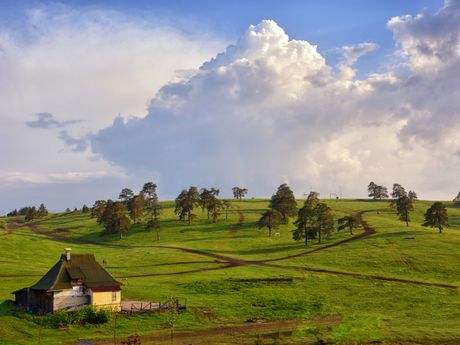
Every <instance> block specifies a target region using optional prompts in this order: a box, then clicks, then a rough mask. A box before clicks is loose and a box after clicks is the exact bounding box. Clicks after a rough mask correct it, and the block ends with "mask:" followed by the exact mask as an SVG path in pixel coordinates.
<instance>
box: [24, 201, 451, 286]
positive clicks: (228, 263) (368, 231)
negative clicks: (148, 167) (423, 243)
mask: <svg viewBox="0 0 460 345" xmlns="http://www.w3.org/2000/svg"><path fill="white" fill-rule="evenodd" d="M372 211H374V210H368V211H361V212H358V213H357V214H356V215H357V217H358V219H359V221H360V223H361V226H362V227H363V229H364V231H363V232H362V233H360V234H358V235H354V236H352V237H349V238H347V239H344V240H341V241H338V242H334V243H331V244H327V245H324V246H322V247H319V248H315V249H313V250H308V251H304V252H301V253H298V254H294V255H287V256H283V257H279V258H275V259H267V260H245V259H239V258H233V257H229V256H225V255H221V254H216V253H211V252H207V251H204V250H199V249H191V248H183V247H176V246H165V245H146V246H141V245H128V244H110V243H101V242H95V241H86V240H79V239H70V238H67V237H66V236H65V235H63V234H52V233H49V232H46V231H43V230H41V229H39V228H38V226H37V224H36V223H29V224H24V225H21V226H28V227H29V228H30V229H31V231H33V232H34V233H36V234H40V235H44V236H48V237H50V238H53V239H56V240H62V241H66V242H71V243H78V244H92V245H98V246H105V247H111V248H159V249H172V250H179V251H182V252H185V253H190V254H196V255H200V256H206V257H209V258H213V259H216V260H218V261H221V263H222V264H223V265H221V266H218V267H208V268H198V269H193V270H188V271H181V272H170V273H145V274H138V275H126V276H119V277H117V278H135V277H152V276H165V275H180V274H187V273H198V272H205V271H214V270H221V269H227V268H232V267H237V266H245V265H252V266H263V267H272V268H281V269H286V270H295V271H309V272H317V273H324V274H332V275H343V276H351V277H362V278H368V279H374V280H381V281H389V282H398V283H405V284H413V285H424V286H434V287H440V288H447V289H457V288H458V286H455V285H450V284H441V283H430V282H423V281H417V280H411V279H400V278H393V277H385V276H378V275H373V274H363V273H354V272H345V271H335V270H327V269H317V268H311V267H305V266H288V265H277V264H273V262H277V261H282V260H287V259H292V258H297V257H302V256H306V255H309V254H312V253H315V252H318V251H321V250H326V249H328V248H332V247H336V246H339V245H342V244H345V243H349V242H352V241H356V240H359V239H363V238H365V237H368V236H370V235H373V234H375V233H376V231H375V229H374V228H372V227H371V226H370V225H369V224H368V223H367V222H366V221H365V220H364V219H363V214H364V213H366V212H372Z"/></svg>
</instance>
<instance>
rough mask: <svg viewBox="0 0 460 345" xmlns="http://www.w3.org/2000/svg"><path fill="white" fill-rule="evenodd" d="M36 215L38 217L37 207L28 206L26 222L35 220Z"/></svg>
mask: <svg viewBox="0 0 460 345" xmlns="http://www.w3.org/2000/svg"><path fill="white" fill-rule="evenodd" d="M36 217H37V209H36V208H35V206H32V207H28V208H27V213H26V216H25V220H26V222H28V221H30V220H34V219H35V218H36Z"/></svg>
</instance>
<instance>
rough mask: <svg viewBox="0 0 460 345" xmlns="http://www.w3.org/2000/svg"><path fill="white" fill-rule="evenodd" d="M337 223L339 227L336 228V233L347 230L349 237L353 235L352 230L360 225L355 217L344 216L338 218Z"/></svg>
mask: <svg viewBox="0 0 460 345" xmlns="http://www.w3.org/2000/svg"><path fill="white" fill-rule="evenodd" d="M338 223H339V226H338V228H337V231H341V230H345V229H347V228H348V230H349V231H350V235H353V229H356V228H358V227H359V225H360V222H359V219H358V217H356V216H345V217H342V218H339V219H338Z"/></svg>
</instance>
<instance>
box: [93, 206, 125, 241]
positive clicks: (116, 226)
mask: <svg viewBox="0 0 460 345" xmlns="http://www.w3.org/2000/svg"><path fill="white" fill-rule="evenodd" d="M98 223H99V224H102V225H103V226H104V233H106V234H118V235H119V236H120V239H121V238H123V234H125V233H126V232H128V230H129V227H130V225H131V222H130V220H129V217H128V215H127V214H126V208H125V207H124V205H123V204H122V203H121V202H117V201H115V202H114V201H112V200H108V201H107V204H106V206H105V209H104V213H103V214H102V216H101V218H100V219H99V220H98Z"/></svg>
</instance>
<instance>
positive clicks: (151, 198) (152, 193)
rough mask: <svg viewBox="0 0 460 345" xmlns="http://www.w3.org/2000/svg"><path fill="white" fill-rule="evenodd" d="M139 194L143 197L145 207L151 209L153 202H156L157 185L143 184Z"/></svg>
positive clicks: (151, 183)
mask: <svg viewBox="0 0 460 345" xmlns="http://www.w3.org/2000/svg"><path fill="white" fill-rule="evenodd" d="M141 194H142V195H143V196H144V200H145V205H146V206H147V207H151V206H152V204H153V203H154V202H156V201H158V195H157V185H156V184H155V183H153V182H147V183H144V186H143V187H142V191H141Z"/></svg>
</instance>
